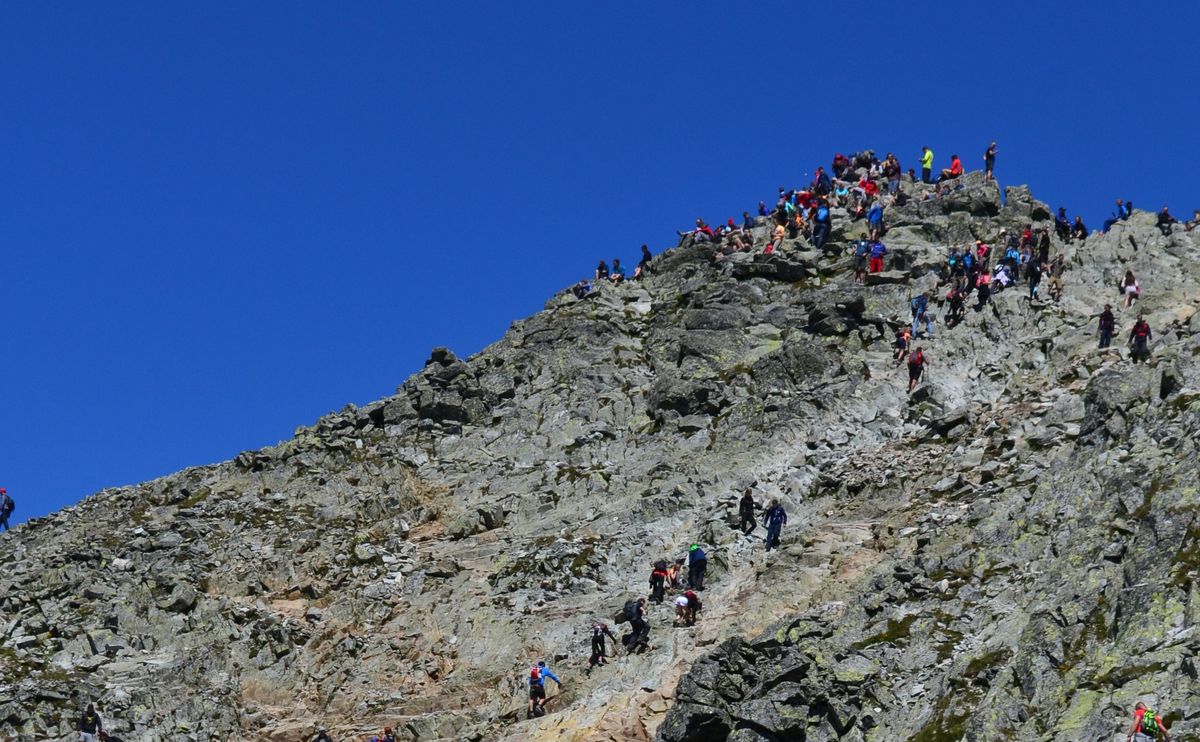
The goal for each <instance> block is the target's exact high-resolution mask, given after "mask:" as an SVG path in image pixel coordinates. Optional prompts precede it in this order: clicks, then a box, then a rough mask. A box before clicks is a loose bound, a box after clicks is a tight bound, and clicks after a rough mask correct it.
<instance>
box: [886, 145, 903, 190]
mask: <svg viewBox="0 0 1200 742" xmlns="http://www.w3.org/2000/svg"><path fill="white" fill-rule="evenodd" d="M883 177H885V178H887V192H888V195H889V196H895V195H896V194H897V193H898V192H899V191H900V161H899V160H897V159H896V156H895V155H894V154H892V153H891V152H888V155H887V158H886V159H885V160H884V161H883Z"/></svg>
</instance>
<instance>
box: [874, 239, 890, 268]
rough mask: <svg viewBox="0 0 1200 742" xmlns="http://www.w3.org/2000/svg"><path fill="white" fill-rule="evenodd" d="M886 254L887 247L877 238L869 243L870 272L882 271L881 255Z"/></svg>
mask: <svg viewBox="0 0 1200 742" xmlns="http://www.w3.org/2000/svg"><path fill="white" fill-rule="evenodd" d="M884 255H887V248H886V247H884V245H883V243H882V242H880V241H879V240H875V241H874V242H872V243H871V260H870V263H871V272H872V273H881V272H883V256H884Z"/></svg>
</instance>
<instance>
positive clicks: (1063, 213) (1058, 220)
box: [1054, 206, 1071, 242]
mask: <svg viewBox="0 0 1200 742" xmlns="http://www.w3.org/2000/svg"><path fill="white" fill-rule="evenodd" d="M1054 232H1055V234H1057V235H1058V239H1060V240H1062V241H1063V242H1070V241H1071V219H1070V218H1069V217H1068V216H1067V208H1066V207H1065V206H1060V207H1058V215H1057V216H1055V217H1054Z"/></svg>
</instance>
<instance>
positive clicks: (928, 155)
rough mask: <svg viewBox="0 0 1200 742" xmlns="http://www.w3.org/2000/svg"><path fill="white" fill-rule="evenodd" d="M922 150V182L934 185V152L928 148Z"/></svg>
mask: <svg viewBox="0 0 1200 742" xmlns="http://www.w3.org/2000/svg"><path fill="white" fill-rule="evenodd" d="M921 150H922V154H921V180H923V181H925V182H926V183H932V182H933V181H932V180H931V179H930V176H931V174H932V173H933V150H931V149H930V148H928V147H922V148H921Z"/></svg>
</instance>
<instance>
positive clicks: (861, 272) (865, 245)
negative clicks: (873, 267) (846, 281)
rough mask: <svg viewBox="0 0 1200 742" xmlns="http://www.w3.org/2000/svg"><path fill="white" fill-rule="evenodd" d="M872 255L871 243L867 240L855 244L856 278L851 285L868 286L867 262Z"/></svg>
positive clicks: (853, 278)
mask: <svg viewBox="0 0 1200 742" xmlns="http://www.w3.org/2000/svg"><path fill="white" fill-rule="evenodd" d="M870 254H871V243H870V242H868V241H866V240H859V241H858V242H856V243H854V276H853V277H852V278H851V279H850V282H851V283H861V284H866V282H867V260H868V259H869V256H870Z"/></svg>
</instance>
